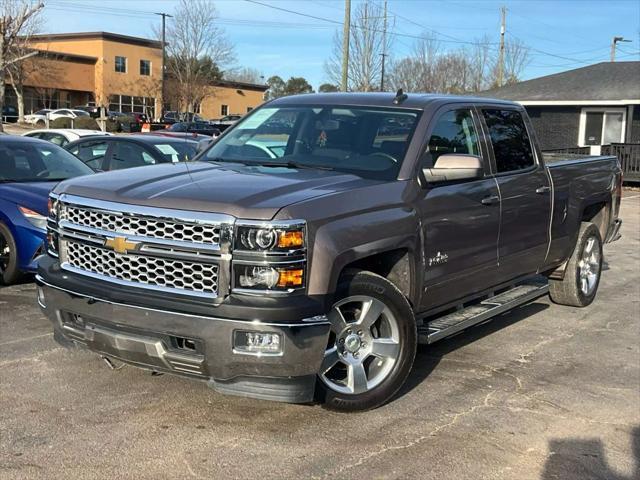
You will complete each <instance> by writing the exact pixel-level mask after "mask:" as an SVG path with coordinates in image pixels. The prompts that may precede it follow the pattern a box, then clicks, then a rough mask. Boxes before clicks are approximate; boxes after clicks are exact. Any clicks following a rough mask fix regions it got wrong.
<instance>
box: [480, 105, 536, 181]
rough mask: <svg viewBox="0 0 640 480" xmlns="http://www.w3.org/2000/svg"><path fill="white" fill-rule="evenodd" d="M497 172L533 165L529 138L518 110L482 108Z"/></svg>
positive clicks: (516, 169) (512, 170)
mask: <svg viewBox="0 0 640 480" xmlns="http://www.w3.org/2000/svg"><path fill="white" fill-rule="evenodd" d="M482 114H483V116H484V120H485V122H486V123H487V127H488V129H489V136H490V137H491V145H492V146H493V154H494V156H495V158H496V169H497V171H498V173H504V172H514V171H518V170H524V169H527V168H530V167H532V166H533V165H535V160H534V158H533V150H532V148H531V140H530V139H529V135H528V134H527V129H526V127H525V125H524V120H523V118H522V115H521V114H520V112H517V111H515V110H497V109H496V110H493V109H487V110H483V111H482Z"/></svg>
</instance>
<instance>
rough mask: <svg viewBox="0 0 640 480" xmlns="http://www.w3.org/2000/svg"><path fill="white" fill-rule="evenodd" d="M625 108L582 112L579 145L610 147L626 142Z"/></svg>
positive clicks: (596, 109) (587, 109) (584, 110)
mask: <svg viewBox="0 0 640 480" xmlns="http://www.w3.org/2000/svg"><path fill="white" fill-rule="evenodd" d="M626 125H627V111H626V109H625V108H583V109H582V112H580V129H579V132H580V133H579V137H578V145H579V146H580V147H587V146H591V145H609V144H611V143H622V142H624V132H625V127H626Z"/></svg>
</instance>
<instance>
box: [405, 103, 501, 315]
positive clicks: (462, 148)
mask: <svg viewBox="0 0 640 480" xmlns="http://www.w3.org/2000/svg"><path fill="white" fill-rule="evenodd" d="M431 128H432V131H431V133H430V134H429V141H428V146H427V148H426V152H425V155H424V161H423V165H422V166H423V167H431V166H433V164H434V163H435V161H436V160H437V159H438V157H439V156H440V155H443V154H445V153H458V154H470V155H477V156H479V157H481V158H482V159H483V161H484V163H485V177H484V178H481V179H477V180H471V181H464V182H456V183H451V184H446V185H433V186H428V187H427V189H425V190H424V191H423V192H424V193H423V197H422V198H421V199H420V201H419V202H418V210H419V214H420V217H421V222H422V234H423V242H424V251H425V258H424V266H425V271H424V292H423V295H422V298H423V301H422V305H421V307H422V309H423V310H426V309H430V308H434V307H438V306H441V305H444V304H447V303H450V302H453V301H455V300H458V299H460V298H462V297H465V296H467V295H469V294H472V293H475V291H476V290H477V288H478V287H486V286H488V285H491V282H492V277H493V276H495V273H496V269H497V261H498V255H497V242H498V230H499V222H500V203H499V196H498V189H497V185H496V181H495V179H494V178H493V177H492V175H491V172H490V169H489V162H488V160H486V158H485V157H486V152H485V154H483V152H482V150H481V142H480V140H479V135H478V132H479V131H480V128H479V122H478V119H477V118H476V116H475V113H474V111H473V109H472V108H471V107H469V108H456V109H449V110H445V111H443V112H442V111H441V112H439V114H437V115H435V116H434V123H433V126H432V127H431Z"/></svg>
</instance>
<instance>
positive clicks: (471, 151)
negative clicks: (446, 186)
mask: <svg viewBox="0 0 640 480" xmlns="http://www.w3.org/2000/svg"><path fill="white" fill-rule="evenodd" d="M447 153H459V154H465V155H478V156H480V146H479V144H478V134H477V132H476V129H475V127H474V125H473V116H472V114H471V110H468V109H461V110H451V111H448V112H445V113H443V114H442V115H441V116H440V118H438V121H437V123H436V125H435V127H434V129H433V132H431V137H430V138H429V145H428V147H427V158H428V157H431V161H432V165H435V163H436V161H437V160H438V157H440V155H444V154H447Z"/></svg>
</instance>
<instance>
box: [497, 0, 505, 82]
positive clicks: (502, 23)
mask: <svg viewBox="0 0 640 480" xmlns="http://www.w3.org/2000/svg"><path fill="white" fill-rule="evenodd" d="M500 13H501V21H500V56H499V57H498V87H501V86H502V82H503V77H504V34H505V31H506V29H507V8H506V7H505V6H502V7H500Z"/></svg>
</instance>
